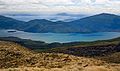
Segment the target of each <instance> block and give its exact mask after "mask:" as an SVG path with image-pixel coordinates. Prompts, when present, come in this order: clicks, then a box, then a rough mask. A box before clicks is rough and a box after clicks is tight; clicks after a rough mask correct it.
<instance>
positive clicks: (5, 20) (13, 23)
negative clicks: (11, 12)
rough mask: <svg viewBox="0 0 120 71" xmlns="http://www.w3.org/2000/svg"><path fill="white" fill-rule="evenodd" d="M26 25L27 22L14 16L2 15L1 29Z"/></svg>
mask: <svg viewBox="0 0 120 71" xmlns="http://www.w3.org/2000/svg"><path fill="white" fill-rule="evenodd" d="M23 27H25V22H23V21H19V20H16V19H13V18H9V17H5V16H0V29H17V30H19V29H20V28H23Z"/></svg>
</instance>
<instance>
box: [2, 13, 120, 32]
mask: <svg viewBox="0 0 120 71" xmlns="http://www.w3.org/2000/svg"><path fill="white" fill-rule="evenodd" d="M0 29H16V30H22V31H26V32H33V33H41V32H42V33H47V32H53V33H71V32H72V33H74V32H115V31H120V16H118V15H114V14H108V13H102V14H97V15H93V16H89V17H85V18H82V19H78V20H74V21H70V22H63V21H57V22H53V21H49V20H46V19H34V20H31V21H28V22H24V21H19V20H16V19H13V18H9V17H5V16H0Z"/></svg>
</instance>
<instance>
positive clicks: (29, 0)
mask: <svg viewBox="0 0 120 71" xmlns="http://www.w3.org/2000/svg"><path fill="white" fill-rule="evenodd" d="M13 12H20V13H45V14H48V13H51V14H54V13H61V12H67V13H84V14H93V13H101V12H109V13H117V14H119V13H120V0H0V13H13Z"/></svg>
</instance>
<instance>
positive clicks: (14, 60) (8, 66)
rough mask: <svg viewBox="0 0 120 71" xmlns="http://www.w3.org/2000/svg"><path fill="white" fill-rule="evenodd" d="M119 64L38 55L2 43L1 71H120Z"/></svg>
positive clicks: (50, 54)
mask: <svg viewBox="0 0 120 71" xmlns="http://www.w3.org/2000/svg"><path fill="white" fill-rule="evenodd" d="M119 67H120V66H119V64H112V63H110V64H109V63H107V62H105V61H102V60H99V59H93V58H85V57H77V56H72V55H67V54H58V53H36V52H33V51H31V50H29V49H26V48H25V47H22V46H21V45H18V44H16V43H12V42H5V41H0V68H1V69H0V70H1V71H26V70H28V71H36V70H37V71H96V70H97V71H112V70H113V71H119V70H120V69H119Z"/></svg>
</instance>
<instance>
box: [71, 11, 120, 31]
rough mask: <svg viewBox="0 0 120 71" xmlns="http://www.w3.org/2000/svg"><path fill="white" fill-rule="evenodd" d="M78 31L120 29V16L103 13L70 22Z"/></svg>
mask: <svg viewBox="0 0 120 71" xmlns="http://www.w3.org/2000/svg"><path fill="white" fill-rule="evenodd" d="M69 23H70V25H71V26H72V27H73V29H77V30H76V31H78V32H106V31H107V32H108V31H120V16H117V15H114V14H107V13H102V14H98V15H94V16H90V17H86V18H82V19H79V20H75V21H72V22H69Z"/></svg>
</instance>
